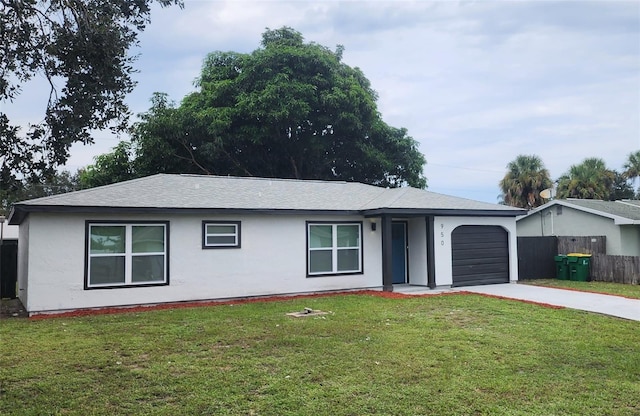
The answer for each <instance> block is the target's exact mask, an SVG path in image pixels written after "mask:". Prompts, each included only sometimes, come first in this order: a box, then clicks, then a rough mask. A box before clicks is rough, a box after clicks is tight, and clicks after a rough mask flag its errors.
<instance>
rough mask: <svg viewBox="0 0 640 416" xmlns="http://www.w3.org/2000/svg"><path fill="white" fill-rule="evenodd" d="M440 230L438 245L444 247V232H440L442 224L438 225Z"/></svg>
mask: <svg viewBox="0 0 640 416" xmlns="http://www.w3.org/2000/svg"><path fill="white" fill-rule="evenodd" d="M440 230H441V231H440V238H441V240H440V245H441V246H444V231H442V230H444V224H440Z"/></svg>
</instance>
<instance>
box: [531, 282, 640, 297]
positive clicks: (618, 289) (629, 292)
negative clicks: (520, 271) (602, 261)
mask: <svg viewBox="0 0 640 416" xmlns="http://www.w3.org/2000/svg"><path fill="white" fill-rule="evenodd" d="M518 283H525V284H529V285H536V286H548V287H560V288H567V289H574V290H585V291H589V292H597V293H607V294H610V295H618V296H626V297H628V298H634V299H640V285H626V284H622V283H609V282H576V281H573V280H558V279H537V280H520V281H519V282H518Z"/></svg>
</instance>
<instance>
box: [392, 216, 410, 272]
mask: <svg viewBox="0 0 640 416" xmlns="http://www.w3.org/2000/svg"><path fill="white" fill-rule="evenodd" d="M391 241H392V243H391V247H392V255H391V262H392V268H393V284H402V283H407V223H406V222H394V223H392V224H391Z"/></svg>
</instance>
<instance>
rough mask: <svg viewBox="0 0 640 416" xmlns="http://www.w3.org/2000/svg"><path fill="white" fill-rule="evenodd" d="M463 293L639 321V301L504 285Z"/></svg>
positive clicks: (570, 291)
mask: <svg viewBox="0 0 640 416" xmlns="http://www.w3.org/2000/svg"><path fill="white" fill-rule="evenodd" d="M460 290H464V291H466V292H473V293H480V294H486V295H492V296H502V297H505V298H510V299H519V300H526V301H530V302H538V303H546V304H549V305H555V306H564V307H565V308H571V309H579V310H583V311H589V312H596V313H601V314H604V315H611V316H617V317H619V318H625V319H631V320H634V321H640V299H629V298H623V297H621V296H613V295H601V294H598V293H589V292H579V291H576V290H566V289H556V288H551V287H541V286H532V285H523V284H518V283H506V284H503V285H487V286H471V287H465V288H460Z"/></svg>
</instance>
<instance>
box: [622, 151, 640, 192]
mask: <svg viewBox="0 0 640 416" xmlns="http://www.w3.org/2000/svg"><path fill="white" fill-rule="evenodd" d="M622 167H623V169H624V171H622V175H623V176H624V177H625V178H626V179H629V180H631V181H633V182H634V183H635V182H636V181H637V180H638V178H640V150H636V151H635V152H631V153H629V154H628V155H627V160H626V161H625V163H624V165H623V166H622ZM638 193H639V194H640V189H638Z"/></svg>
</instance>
